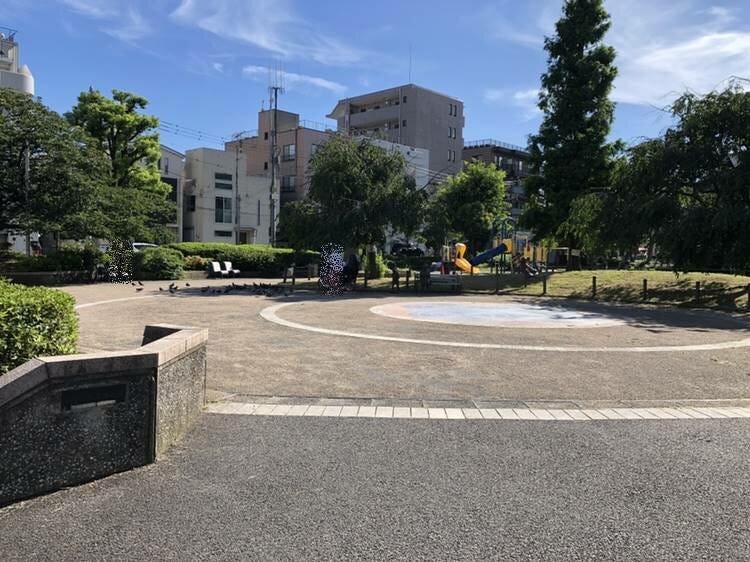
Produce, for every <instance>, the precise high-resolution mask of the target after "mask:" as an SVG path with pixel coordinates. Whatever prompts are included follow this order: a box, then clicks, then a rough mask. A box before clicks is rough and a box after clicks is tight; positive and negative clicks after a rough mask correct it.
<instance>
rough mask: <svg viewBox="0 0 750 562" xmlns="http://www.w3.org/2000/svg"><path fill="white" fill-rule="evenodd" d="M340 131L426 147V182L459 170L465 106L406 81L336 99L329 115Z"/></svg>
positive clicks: (460, 102) (451, 98)
mask: <svg viewBox="0 0 750 562" xmlns="http://www.w3.org/2000/svg"><path fill="white" fill-rule="evenodd" d="M328 117H329V118H330V119H335V120H336V121H337V123H338V130H339V131H340V132H343V133H345V134H348V135H352V136H368V137H374V138H379V139H383V140H386V141H390V142H393V143H398V144H402V145H406V146H413V147H416V148H424V149H427V150H429V155H430V164H429V171H428V172H429V174H430V177H431V182H430V183H438V182H439V181H440V180H441V179H442V178H444V177H445V176H446V175H454V174H456V173H458V172H459V171H461V168H462V165H463V162H462V151H463V146H464V139H463V128H464V104H463V102H462V101H461V100H459V99H457V98H455V97H452V96H447V95H445V94H441V93H439V92H435V91H433V90H428V89H427V88H423V87H421V86H417V85H416V84H406V85H404V86H397V87H395V88H389V89H387V90H381V91H378V92H372V93H369V94H363V95H360V96H355V97H351V98H346V99H342V100H340V101H339V102H338V103H337V104H336V107H334V108H333V110H332V111H331V113H330V114H329V115H328Z"/></svg>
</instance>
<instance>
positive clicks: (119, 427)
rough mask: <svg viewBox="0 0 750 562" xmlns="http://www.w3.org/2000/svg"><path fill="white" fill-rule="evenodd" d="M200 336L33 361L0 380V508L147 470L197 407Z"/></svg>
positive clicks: (173, 330) (156, 337)
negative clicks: (122, 473)
mask: <svg viewBox="0 0 750 562" xmlns="http://www.w3.org/2000/svg"><path fill="white" fill-rule="evenodd" d="M207 339H208V333H207V331H206V330H199V329H191V328H181V327H178V326H168V325H158V326H149V327H147V328H146V331H145V334H144V340H146V341H147V343H146V345H144V346H143V347H141V348H138V349H137V350H133V351H124V352H113V353H98V354H85V355H70V356H59V357H49V358H42V359H34V360H32V361H29V362H27V363H26V364H24V365H22V366H20V367H18V368H17V369H14V370H13V371H11V372H10V373H7V374H5V375H3V376H2V377H0V505H5V504H7V503H11V502H13V501H17V500H19V499H23V498H27V497H31V496H34V495H38V494H41V493H45V492H49V491H52V490H56V489H59V488H61V487H66V486H71V485H75V484H80V483H83V482H87V481H90V480H93V479H95V478H100V477H103V476H107V475H109V474H113V473H115V472H120V471H123V470H128V469H130V468H134V467H137V466H142V465H144V464H148V463H150V462H153V461H154V460H155V459H156V457H157V455H163V454H164V452H166V450H167V449H168V448H169V446H170V445H172V444H173V443H174V442H175V441H177V440H178V439H179V438H180V437H182V435H184V434H185V433H186V432H187V431H188V430H189V428H190V426H191V425H192V423H193V422H194V421H195V420H196V419H197V417H198V416H199V415H200V413H201V410H202V408H203V406H204V403H205V376H206V342H207Z"/></svg>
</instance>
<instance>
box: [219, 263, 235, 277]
mask: <svg viewBox="0 0 750 562" xmlns="http://www.w3.org/2000/svg"><path fill="white" fill-rule="evenodd" d="M221 269H222V271H226V272H227V275H228V276H229V277H237V276H238V275H239V274H240V270H239V269H234V268H232V262H231V261H223V262H221Z"/></svg>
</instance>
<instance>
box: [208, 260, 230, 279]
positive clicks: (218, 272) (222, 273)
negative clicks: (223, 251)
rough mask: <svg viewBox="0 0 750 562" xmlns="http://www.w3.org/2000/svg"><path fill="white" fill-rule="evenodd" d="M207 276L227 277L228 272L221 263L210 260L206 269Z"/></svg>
mask: <svg viewBox="0 0 750 562" xmlns="http://www.w3.org/2000/svg"><path fill="white" fill-rule="evenodd" d="M208 276H209V277H229V272H228V271H226V270H224V269H222V268H221V264H220V263H219V262H217V261H212V262H211V265H210V266H209V270H208Z"/></svg>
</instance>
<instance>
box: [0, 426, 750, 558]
mask: <svg viewBox="0 0 750 562" xmlns="http://www.w3.org/2000/svg"><path fill="white" fill-rule="evenodd" d="M748 474H750V436H749V434H748V422H747V421H746V420H705V421H704V420H695V421H682V420H681V421H663V422H662V421H636V422H633V421H622V422H618V421H601V422H596V421H595V422H540V421H537V422H523V421H517V422H503V421H500V422H491V421H476V422H475V421H440V420H381V419H326V418H274V417H260V416H257V417H256V416H224V415H212V414H208V415H205V416H204V417H203V418H202V420H201V421H200V422H199V424H198V425H197V426H196V428H195V430H194V431H193V432H192V433H191V434H190V435H189V436H188V438H187V439H186V440H185V441H184V442H183V443H182V445H181V446H178V447H177V448H175V449H173V450H172V451H171V452H170V454H169V455H168V457H167V458H166V459H165V460H163V461H161V462H159V463H157V464H155V465H151V466H148V467H144V468H142V469H138V470H134V471H131V472H128V473H123V474H119V475H115V476H112V477H109V478H105V479H103V480H100V481H97V482H94V483H91V484H87V485H84V486H80V487H77V488H72V489H69V490H65V491H61V492H58V493H55V494H50V495H48V496H44V497H41V498H36V499H33V500H30V501H27V502H23V503H20V504H16V505H15V506H11V507H9V508H5V509H3V510H0V553H2V559H3V560H7V561H12V560H55V561H63V560H71V561H72V560H76V561H77V560H203V559H206V560H209V559H210V560H244V559H248V560H250V559H252V560H307V559H328V560H330V559H365V560H382V559H400V560H428V559H452V560H479V559H497V560H540V559H544V560H667V559H670V560H695V559H710V560H747V559H748V558H750V512H749V511H750V508H749V507H748V504H747V497H748V496H749V494H750V477H749V476H748Z"/></svg>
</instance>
